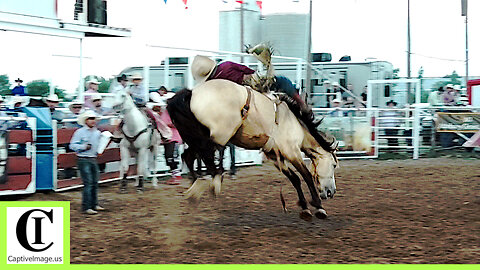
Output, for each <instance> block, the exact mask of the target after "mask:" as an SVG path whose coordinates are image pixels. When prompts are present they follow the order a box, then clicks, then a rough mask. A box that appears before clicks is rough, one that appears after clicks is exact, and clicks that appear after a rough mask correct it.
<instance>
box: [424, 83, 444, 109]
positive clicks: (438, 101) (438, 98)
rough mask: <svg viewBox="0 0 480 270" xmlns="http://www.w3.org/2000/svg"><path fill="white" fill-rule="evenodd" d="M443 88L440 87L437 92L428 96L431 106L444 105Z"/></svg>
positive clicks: (434, 91)
mask: <svg viewBox="0 0 480 270" xmlns="http://www.w3.org/2000/svg"><path fill="white" fill-rule="evenodd" d="M443 92H444V91H443V87H439V88H438V89H437V90H433V91H432V92H430V94H429V95H428V103H430V106H439V105H442V104H443Z"/></svg>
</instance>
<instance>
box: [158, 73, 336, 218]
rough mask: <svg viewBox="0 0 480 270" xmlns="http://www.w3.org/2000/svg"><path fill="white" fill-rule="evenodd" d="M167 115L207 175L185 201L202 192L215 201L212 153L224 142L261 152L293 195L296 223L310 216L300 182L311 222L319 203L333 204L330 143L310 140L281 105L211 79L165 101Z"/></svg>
mask: <svg viewBox="0 0 480 270" xmlns="http://www.w3.org/2000/svg"><path fill="white" fill-rule="evenodd" d="M167 110H168V112H169V113H170V117H171V118H172V120H173V122H174V124H175V126H176V127H177V129H178V131H179V132H180V135H181V136H182V138H183V139H184V141H185V142H186V143H187V144H188V145H189V146H190V147H192V146H193V147H195V151H196V152H197V153H198V154H199V155H200V156H201V157H202V159H203V161H204V163H205V165H206V166H207V169H208V171H209V173H210V174H211V175H212V179H211V180H210V181H211V182H210V183H206V182H207V181H208V180H200V179H199V180H197V181H196V182H194V183H193V185H192V186H191V187H190V188H189V189H188V190H187V192H186V196H187V198H194V199H198V198H199V197H200V195H201V193H202V192H203V191H205V189H207V188H208V186H210V188H211V189H212V191H214V194H215V195H218V194H219V193H220V190H221V183H222V176H221V175H220V174H219V173H220V170H219V169H217V168H216V167H215V164H214V163H213V152H214V151H215V148H216V147H217V145H221V146H224V145H225V144H226V143H227V142H229V141H230V142H232V143H233V144H235V145H237V146H240V147H243V148H246V149H262V150H263V151H264V153H265V154H266V156H267V157H268V158H269V159H271V160H272V161H273V162H274V163H275V166H276V167H277V168H278V169H279V170H280V171H281V172H283V173H284V174H285V175H286V176H287V177H288V179H289V180H290V181H291V183H292V184H293V186H294V187H295V189H296V190H297V194H298V198H299V205H300V207H301V208H302V211H301V212H300V217H301V218H302V219H305V220H310V219H311V218H312V217H313V215H312V212H311V211H310V210H309V209H308V207H307V200H306V199H305V196H304V194H303V191H302V188H301V179H303V180H304V181H305V182H306V184H307V185H308V189H309V191H310V194H311V197H312V201H311V203H310V204H311V205H312V206H313V207H314V208H315V210H314V214H315V216H316V217H318V218H326V217H327V213H326V211H325V210H324V209H323V207H322V204H321V200H320V198H322V199H327V198H333V195H334V194H335V191H336V186H335V177H334V171H335V167H336V166H337V159H336V156H335V149H334V147H332V145H333V143H330V142H328V141H327V140H326V138H325V137H324V136H323V134H320V133H316V134H315V135H316V136H315V137H314V136H312V134H311V133H310V132H309V131H308V130H307V128H306V127H305V126H303V125H302V124H301V123H300V122H299V120H298V119H297V118H296V117H295V115H294V114H293V113H292V112H291V111H290V109H289V108H288V106H287V105H286V104H285V103H280V104H278V105H277V104H276V103H275V102H274V101H272V100H271V99H269V98H268V97H267V96H265V95H263V94H261V93H259V92H256V91H252V90H250V89H248V88H246V87H244V86H241V85H238V84H236V83H233V82H231V81H227V80H220V79H217V80H211V81H207V82H205V83H202V84H200V85H197V86H196V87H195V88H194V89H193V90H192V91H190V90H187V89H184V90H182V91H180V92H179V93H177V94H176V95H175V96H174V97H172V98H171V99H170V100H169V101H168V105H167ZM302 152H303V153H305V155H306V156H307V157H308V158H309V159H310V160H311V164H310V166H307V164H306V163H305V162H304V161H303V157H302ZM295 169H296V171H297V172H298V173H299V174H300V175H301V178H300V177H299V176H298V175H297V173H296V172H295ZM207 184H208V185H207ZM319 195H320V196H319Z"/></svg>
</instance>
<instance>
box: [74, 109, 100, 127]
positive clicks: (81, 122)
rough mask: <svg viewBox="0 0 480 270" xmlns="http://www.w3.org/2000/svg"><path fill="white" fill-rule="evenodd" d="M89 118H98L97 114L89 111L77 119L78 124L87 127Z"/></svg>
mask: <svg viewBox="0 0 480 270" xmlns="http://www.w3.org/2000/svg"><path fill="white" fill-rule="evenodd" d="M88 118H98V116H97V114H96V113H95V112H94V111H92V110H88V111H85V112H83V113H82V114H80V115H79V116H78V117H77V123H78V124H79V125H81V126H84V125H85V121H86V120H87V119H88Z"/></svg>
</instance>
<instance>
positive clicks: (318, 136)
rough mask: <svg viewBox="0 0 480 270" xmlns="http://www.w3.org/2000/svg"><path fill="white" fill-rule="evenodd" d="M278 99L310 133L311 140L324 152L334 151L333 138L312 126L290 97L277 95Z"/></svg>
mask: <svg viewBox="0 0 480 270" xmlns="http://www.w3.org/2000/svg"><path fill="white" fill-rule="evenodd" d="M279 99H280V100H281V101H284V102H285V103H286V104H287V106H288V108H289V109H290V111H292V113H293V114H294V115H295V116H296V117H297V119H298V120H300V122H301V124H303V125H304V126H305V127H306V128H307V130H308V132H310V134H311V135H312V136H313V138H315V140H316V141H317V142H318V144H320V146H321V147H322V148H323V149H324V150H325V151H327V152H330V153H333V152H334V151H335V150H336V145H335V138H334V137H331V136H328V135H327V134H325V133H324V132H323V131H320V130H318V129H317V127H315V126H313V125H312V123H311V121H310V120H309V119H306V116H305V114H302V112H301V109H300V106H299V105H298V104H297V103H296V102H295V101H294V100H293V99H292V98H291V97H289V96H288V95H286V94H279ZM322 120H323V119H322Z"/></svg>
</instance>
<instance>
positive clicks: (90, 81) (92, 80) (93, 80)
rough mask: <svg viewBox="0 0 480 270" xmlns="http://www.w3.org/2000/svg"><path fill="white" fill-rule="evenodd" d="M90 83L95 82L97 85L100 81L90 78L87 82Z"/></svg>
mask: <svg viewBox="0 0 480 270" xmlns="http://www.w3.org/2000/svg"><path fill="white" fill-rule="evenodd" d="M91 83H93V84H97V85H98V84H100V82H99V81H97V79H91V80H89V81H88V82H87V84H91Z"/></svg>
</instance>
